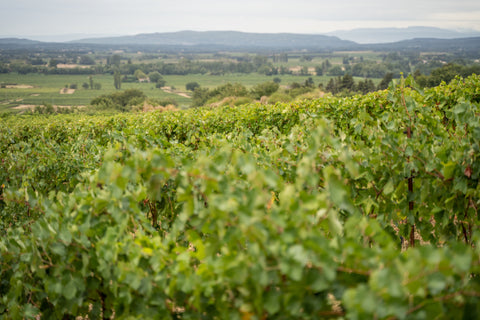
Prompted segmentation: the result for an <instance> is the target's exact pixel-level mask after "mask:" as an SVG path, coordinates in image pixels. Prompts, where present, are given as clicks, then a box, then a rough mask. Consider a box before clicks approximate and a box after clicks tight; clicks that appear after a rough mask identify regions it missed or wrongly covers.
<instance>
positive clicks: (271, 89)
mask: <svg viewBox="0 0 480 320" xmlns="http://www.w3.org/2000/svg"><path fill="white" fill-rule="evenodd" d="M192 87H193V88H194V89H193V96H192V105H193V106H194V107H197V106H203V105H209V104H215V103H218V102H222V101H223V102H224V103H225V104H234V105H240V104H245V103H249V102H252V101H261V102H268V103H276V102H289V101H292V100H294V99H295V98H297V97H298V96H301V95H303V94H306V93H309V92H312V91H314V90H315V89H316V86H315V83H314V81H313V79H312V78H311V77H310V78H308V79H307V80H305V82H303V83H298V82H293V83H291V84H289V85H287V86H284V87H283V88H280V85H279V81H268V82H263V83H260V84H257V85H256V86H254V87H253V88H251V89H247V88H246V87H245V86H243V85H242V84H239V83H234V84H232V83H227V84H224V85H221V86H219V87H216V88H214V89H208V88H202V87H200V86H199V85H198V83H195V82H193V83H189V84H188V88H190V89H191V88H192Z"/></svg>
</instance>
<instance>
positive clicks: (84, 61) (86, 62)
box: [79, 56, 95, 66]
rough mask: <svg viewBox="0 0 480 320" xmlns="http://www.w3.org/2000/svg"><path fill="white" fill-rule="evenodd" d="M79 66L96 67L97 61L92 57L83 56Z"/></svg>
mask: <svg viewBox="0 0 480 320" xmlns="http://www.w3.org/2000/svg"><path fill="white" fill-rule="evenodd" d="M79 64H82V65H91V66H93V65H95V60H94V59H93V58H92V57H90V56H81V57H80V61H79Z"/></svg>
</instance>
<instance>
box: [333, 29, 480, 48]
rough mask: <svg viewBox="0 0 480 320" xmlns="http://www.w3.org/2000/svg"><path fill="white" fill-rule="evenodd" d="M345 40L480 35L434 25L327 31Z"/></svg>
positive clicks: (361, 40)
mask: <svg viewBox="0 0 480 320" xmlns="http://www.w3.org/2000/svg"><path fill="white" fill-rule="evenodd" d="M327 35H330V36H336V37H339V38H340V39H343V40H350V41H354V42H356V43H361V44H367V43H368V44H371V43H388V42H398V41H403V40H410V39H418V38H435V39H456V38H472V37H480V32H478V31H464V32H459V31H454V30H448V29H441V28H433V27H408V28H370V29H368V28H363V29H353V30H338V31H333V32H329V33H327Z"/></svg>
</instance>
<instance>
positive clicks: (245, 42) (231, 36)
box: [72, 31, 355, 49]
mask: <svg viewBox="0 0 480 320" xmlns="http://www.w3.org/2000/svg"><path fill="white" fill-rule="evenodd" d="M72 43H83V44H102V45H105V44H107V45H142V46H144V45H150V46H154V45H157V46H169V45H170V46H171V45H174V46H179V45H181V46H206V45H207V46H208V45H211V46H221V47H228V48H235V47H242V48H276V49H294V48H297V49H298V48H302V49H320V48H321V49H340V48H347V47H350V46H352V45H355V43H354V42H353V41H348V40H341V39H339V38H338V37H334V36H326V35H308V34H295V33H246V32H238V31H204V32H200V31H179V32H169V33H145V34H138V35H134V36H122V37H108V38H89V39H82V40H77V41H72Z"/></svg>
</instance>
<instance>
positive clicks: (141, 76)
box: [133, 69, 147, 80]
mask: <svg viewBox="0 0 480 320" xmlns="http://www.w3.org/2000/svg"><path fill="white" fill-rule="evenodd" d="M133 75H134V76H135V78H137V80H141V79H146V78H147V75H146V74H145V72H143V71H142V70H140V69H137V70H135V73H134V74H133Z"/></svg>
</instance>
